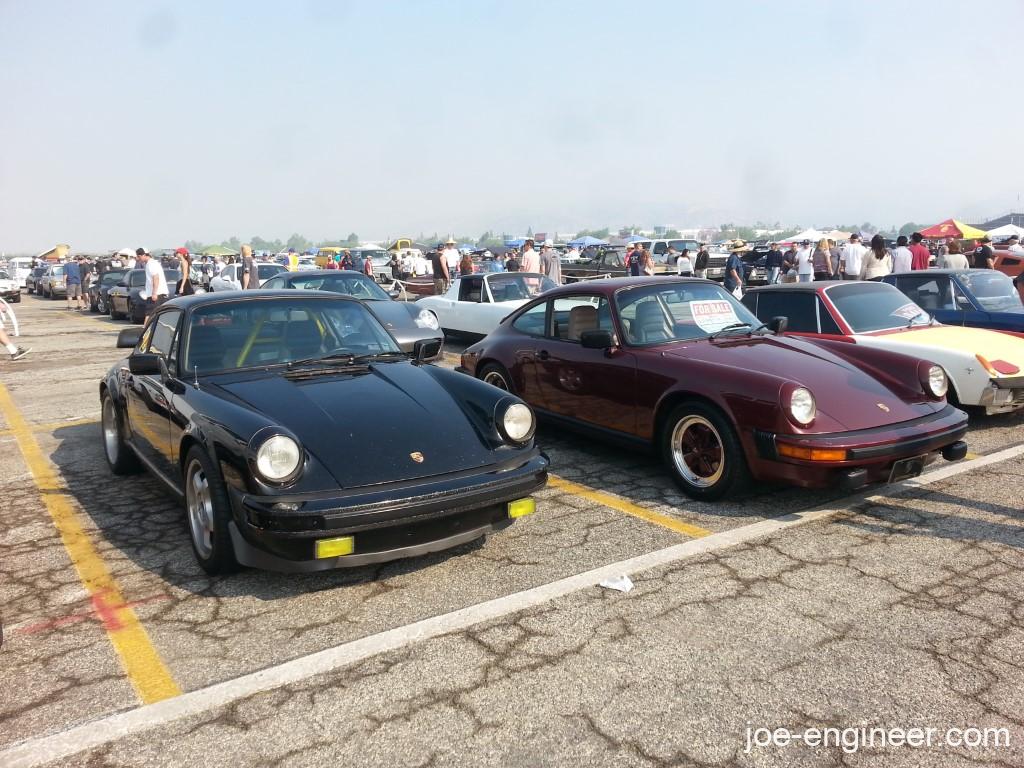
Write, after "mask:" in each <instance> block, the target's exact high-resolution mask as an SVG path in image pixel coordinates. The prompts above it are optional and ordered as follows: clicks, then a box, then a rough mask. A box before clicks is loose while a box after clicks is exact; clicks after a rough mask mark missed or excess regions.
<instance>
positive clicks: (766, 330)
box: [101, 270, 1024, 573]
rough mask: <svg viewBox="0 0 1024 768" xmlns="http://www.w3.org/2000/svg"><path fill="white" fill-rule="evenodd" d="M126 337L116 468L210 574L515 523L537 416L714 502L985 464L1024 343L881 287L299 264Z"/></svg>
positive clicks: (413, 548) (389, 553)
mask: <svg viewBox="0 0 1024 768" xmlns="http://www.w3.org/2000/svg"><path fill="white" fill-rule="evenodd" d="M929 274H930V276H931V277H932V278H933V279H935V280H941V279H947V278H948V279H949V280H950V281H955V282H950V283H949V290H952V291H960V292H962V293H963V294H964V295H965V296H966V295H967V291H968V290H970V291H971V293H970V295H971V296H973V297H975V298H976V299H977V300H978V301H979V302H980V300H981V298H982V297H984V298H986V299H989V298H992V294H993V292H995V288H993V287H992V285H990V284H989V282H987V281H985V280H983V279H981V278H977V279H975V278H974V277H973V276H969V277H968V278H964V280H963V282H961V279H960V277H959V276H958V275H954V274H950V275H946V274H945V273H943V272H941V271H935V272H934V273H929ZM900 277H901V276H898V275H897V276H895V279H896V281H897V284H898V281H899V279H900ZM121 282H125V283H127V284H128V285H130V284H131V277H130V273H129V274H128V275H127V276H126V280H122V281H121ZM118 287H125V286H115V287H114V288H111V289H110V293H111V294H113V293H114V291H115V290H116V289H117V288H118ZM913 289H914V290H918V291H919V292H922V291H923V292H924V293H923V295H925V296H929V297H930V296H931V294H932V291H933V288H932V287H931V286H927V285H921V286H913ZM908 290H909V288H908ZM940 293H941V290H940ZM942 295H943V296H944V295H945V294H942ZM956 295H959V294H954V298H953V299H952V301H953V303H954V304H957V303H958V300H957V299H956V298H955V296H956ZM108 300H109V301H113V299H112V298H111V299H108ZM922 300H923V301H925V302H926V303H928V301H930V298H929V299H927V300H925V299H924V298H922ZM940 303H941V302H940ZM935 309H936V310H937V309H938V307H936V308H935ZM964 311H965V312H966V309H965V310H964ZM441 329H445V330H446V331H449V332H455V333H468V334H473V335H475V336H478V337H482V338H481V340H480V341H478V342H476V343H475V344H473V345H472V346H470V347H468V348H467V349H466V350H465V352H464V354H463V355H462V360H461V366H460V367H459V369H458V370H457V371H450V370H447V369H443V368H440V367H436V366H433V365H429V364H428V363H429V361H430V360H432V359H435V358H436V357H438V356H439V355H440V353H441V344H442V341H443V338H442V336H441ZM118 344H119V346H123V347H131V348H132V352H131V353H130V354H129V355H128V356H127V358H126V359H125V360H123V361H120V362H119V363H118V364H116V365H114V366H113V367H112V368H111V369H110V371H109V372H108V374H107V375H106V376H105V377H104V379H103V381H102V382H101V406H102V414H103V445H104V450H105V453H106V456H107V459H108V462H109V464H110V466H111V468H112V469H113V471H114V472H115V473H119V474H120V473H126V472H130V471H135V470H138V469H140V468H142V467H144V468H146V469H148V470H149V471H150V472H151V473H153V474H154V475H155V476H156V477H157V478H158V479H159V480H161V481H162V482H163V483H164V484H165V485H167V486H168V487H169V488H170V489H171V490H172V491H173V492H174V493H175V494H176V495H178V496H179V497H180V498H182V500H183V501H184V504H185V507H186V511H187V520H188V527H189V531H190V535H191V539H192V546H193V550H194V552H195V555H196V558H197V560H198V562H199V563H200V565H201V566H202V567H203V568H204V569H206V570H207V571H208V572H210V573H221V572H225V571H229V570H231V569H232V568H234V567H236V566H237V565H239V564H242V565H250V566H256V567H262V568H270V569H275V570H282V571H312V570H321V569H325V568H335V567H347V566H355V565H361V564H365V563H372V562H381V561H384V560H389V559H393V558H397V557H405V556H410V555H416V554H421V553H424V552H432V551H437V550H441V549H446V548H448V547H451V546H455V545H457V544H460V543H464V542H467V541H471V540H473V539H477V538H480V537H481V536H484V535H486V534H489V533H491V532H494V531H497V530H500V529H502V528H504V527H507V526H508V525H510V524H511V523H512V522H513V521H514V520H516V519H518V518H519V517H521V516H523V515H526V514H530V513H531V512H532V511H533V510H534V502H533V500H532V498H531V494H532V493H534V492H535V491H536V490H537V489H539V488H540V487H542V486H543V484H544V482H545V480H546V477H547V468H548V459H547V458H546V457H545V455H544V454H543V453H542V452H541V451H540V450H539V449H538V447H537V445H536V443H535V440H534V432H535V428H536V422H537V419H541V420H545V421H549V422H551V423H554V424H556V425H560V426H563V427H566V428H569V429H573V430H576V431H579V432H581V433H583V434H585V435H590V436H593V437H595V438H597V439H602V440H608V441H611V442H614V443H616V444H619V445H623V446H626V447H627V448H628V449H630V450H635V449H638V448H639V449H642V450H645V451H650V452H653V453H655V454H656V455H658V456H660V457H661V458H662V460H663V461H664V464H665V466H666V468H667V470H668V472H669V473H670V474H671V476H672V477H673V479H674V480H675V482H676V483H677V484H678V485H679V487H680V488H681V489H682V490H683V491H684V492H685V493H686V494H688V495H689V496H691V497H692V498H694V499H697V500H699V501H704V502H711V501H715V500H717V499H720V498H722V497H724V496H727V495H730V494H734V493H737V492H739V491H741V490H742V489H743V488H744V487H746V486H747V485H748V483H749V482H750V481H758V482H759V483H762V484H775V483H781V484H789V485H794V486H798V487H808V488H810V487H842V488H846V489H856V488H860V487H863V486H865V485H867V484H870V483H884V482H895V481H899V480H902V479H906V478H910V477H914V476H916V475H919V474H920V473H921V472H922V471H923V470H924V468H925V467H926V466H927V465H928V464H930V463H932V462H934V461H936V460H938V459H939V458H942V459H945V460H950V461H955V460H958V459H961V458H963V457H964V456H965V455H966V452H967V443H966V441H965V439H964V438H965V436H966V433H967V426H968V423H967V415H966V414H965V413H964V412H963V410H961V409H960V408H959V407H957V406H963V407H966V406H978V407H980V408H984V410H985V412H986V413H989V414H997V413H1006V412H1010V411H1014V410H1018V409H1021V408H1024V375H1022V370H1021V369H1022V367H1024V337H1022V336H1021V335H1020V334H1012V333H1003V332H997V331H992V330H985V329H981V328H971V327H966V323H964V324H963V325H959V326H949V325H943V324H941V323H939V322H938V321H936V320H935V318H934V317H932V316H931V315H930V314H929V313H928V311H926V310H925V309H924V308H922V307H921V306H919V305H918V304H916V303H914V302H913V301H911V300H910V299H909V298H908V297H907V296H906V295H904V294H902V293H900V291H899V290H897V287H896V286H894V285H890V284H888V283H886V282H827V283H809V284H786V285H777V286H765V287H763V288H755V289H752V290H750V291H749V292H748V293H747V295H746V296H745V297H744V299H743V301H742V302H741V301H739V300H737V299H736V298H735V297H734V296H733V295H732V294H731V293H729V292H727V291H725V290H724V289H723V288H722V287H721V286H720V285H719V284H718V283H716V282H713V281H709V280H701V279H693V278H676V277H665V276H662V277H642V278H614V279H603V280H588V281H582V282H578V283H573V284H570V285H565V286H560V287H556V286H554V285H553V284H551V283H550V281H547V279H546V278H545V277H544V276H542V275H534V274H527V273H495V274H474V275H467V276H465V277H462V278H460V279H458V280H456V281H454V282H453V284H452V286H451V288H450V290H449V291H448V292H447V293H446V294H445V295H443V296H436V297H432V298H429V299H423V300H421V301H418V302H396V301H393V296H390V295H388V293H387V292H386V291H384V290H383V289H381V288H380V286H379V285H377V284H376V283H375V282H374V281H373V280H372V279H370V278H367V277H365V276H363V275H361V274H358V273H354V272H346V271H339V270H312V271H304V272H283V273H282V274H279V275H275V276H272V277H270V278H268V280H267V282H266V283H265V284H264V287H263V289H262V290H259V291H244V292H243V291H218V292H211V293H208V294H205V295H203V296H190V297H181V298H179V299H176V300H174V301H170V302H168V303H166V304H164V305H163V306H162V307H161V308H160V309H159V310H158V312H157V313H156V314H155V315H154V317H152V318H151V319H150V320H149V322H148V324H147V325H146V326H145V328H144V329H127V330H125V331H123V332H122V334H121V335H120V337H119V340H118ZM370 447H372V450H369V448H370Z"/></svg>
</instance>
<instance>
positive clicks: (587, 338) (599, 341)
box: [580, 329, 615, 349]
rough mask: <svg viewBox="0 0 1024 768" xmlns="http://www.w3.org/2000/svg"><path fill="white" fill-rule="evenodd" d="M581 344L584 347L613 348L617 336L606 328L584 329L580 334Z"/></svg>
mask: <svg viewBox="0 0 1024 768" xmlns="http://www.w3.org/2000/svg"><path fill="white" fill-rule="evenodd" d="M580 346H581V347H583V348H584V349H611V348H612V347H614V346H615V337H614V336H612V332H611V331H609V330H605V329H597V330H593V331H583V333H581V334H580Z"/></svg>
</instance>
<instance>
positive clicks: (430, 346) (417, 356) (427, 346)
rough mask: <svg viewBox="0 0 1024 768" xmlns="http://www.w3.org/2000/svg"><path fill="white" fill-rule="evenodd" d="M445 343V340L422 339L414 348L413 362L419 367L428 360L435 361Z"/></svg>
mask: <svg viewBox="0 0 1024 768" xmlns="http://www.w3.org/2000/svg"><path fill="white" fill-rule="evenodd" d="M443 343H444V340H443V339H420V340H419V341H417V342H416V343H415V344H413V347H412V358H413V361H414V362H415V363H416V364H417V365H419V364H420V363H425V362H427V361H428V360H433V359H434V358H435V357H437V356H438V355H440V354H441V345H442V344H443Z"/></svg>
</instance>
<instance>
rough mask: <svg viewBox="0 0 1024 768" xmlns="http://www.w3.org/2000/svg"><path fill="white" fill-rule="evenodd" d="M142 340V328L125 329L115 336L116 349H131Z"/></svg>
mask: <svg viewBox="0 0 1024 768" xmlns="http://www.w3.org/2000/svg"><path fill="white" fill-rule="evenodd" d="M141 338H142V328H125V329H124V330H123V331H121V332H120V333H119V334H117V348H118V349H131V348H132V347H134V346H135V345H136V344H138V343H139V339H141Z"/></svg>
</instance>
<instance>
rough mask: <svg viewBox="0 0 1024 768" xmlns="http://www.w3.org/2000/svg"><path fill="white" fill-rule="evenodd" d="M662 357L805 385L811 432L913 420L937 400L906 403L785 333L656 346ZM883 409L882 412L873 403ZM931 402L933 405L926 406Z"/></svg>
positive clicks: (810, 344)
mask: <svg viewBox="0 0 1024 768" xmlns="http://www.w3.org/2000/svg"><path fill="white" fill-rule="evenodd" d="M658 350H659V351H660V352H662V353H664V354H666V355H668V356H671V357H678V358H681V359H685V360H691V361H692V360H701V361H703V362H705V363H708V364H712V365H721V366H730V367H734V368H737V369H740V370H744V371H749V372H750V373H751V374H752V375H757V374H767V375H768V376H772V377H775V378H777V379H778V380H779V381H780V384H781V382H784V381H791V382H794V383H796V384H800V385H802V386H805V387H807V388H808V389H809V390H811V393H812V394H813V395H814V399H815V401H816V403H817V405H818V418H817V419H816V420H815V423H814V425H813V427H812V428H811V430H809V431H811V432H831V431H835V430H839V429H847V430H850V429H870V428H871V427H880V426H884V425H886V424H893V423H896V422H900V421H909V420H910V419H915V418H918V417H920V416H922V415H924V413H922V407H925V408H926V411H925V413H927V412H932V411H935V410H938V409H940V408H942V407H943V404H942V403H934V404H931V403H929V404H928V405H926V406H923V404H922V403H920V402H918V403H907V402H906V401H905V400H903V398H902V397H901V396H900V395H898V394H896V393H895V392H893V391H892V390H890V389H889V388H888V387H887V386H886V385H885V384H883V383H882V382H880V381H879V380H878V379H876V378H874V377H872V376H870V375H868V374H867V373H865V372H864V371H862V370H861V369H860V368H858V367H857V366H855V365H853V364H852V363H850V362H848V361H846V360H844V359H843V358H841V357H838V356H837V355H834V354H832V353H831V352H829V351H828V350H826V349H823V348H822V347H819V346H818V345H816V344H814V343H813V342H811V341H805V340H803V339H798V338H794V337H791V336H789V337H787V336H755V337H752V338H746V337H741V338H738V339H737V338H735V337H731V338H728V339H718V340H716V341H691V342H687V343H686V344H678V345H672V346H669V347H659V348H658ZM879 404H881V405H883V406H885V408H888V411H886V410H884V409H883V408H881V407H879ZM932 406H934V407H932Z"/></svg>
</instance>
